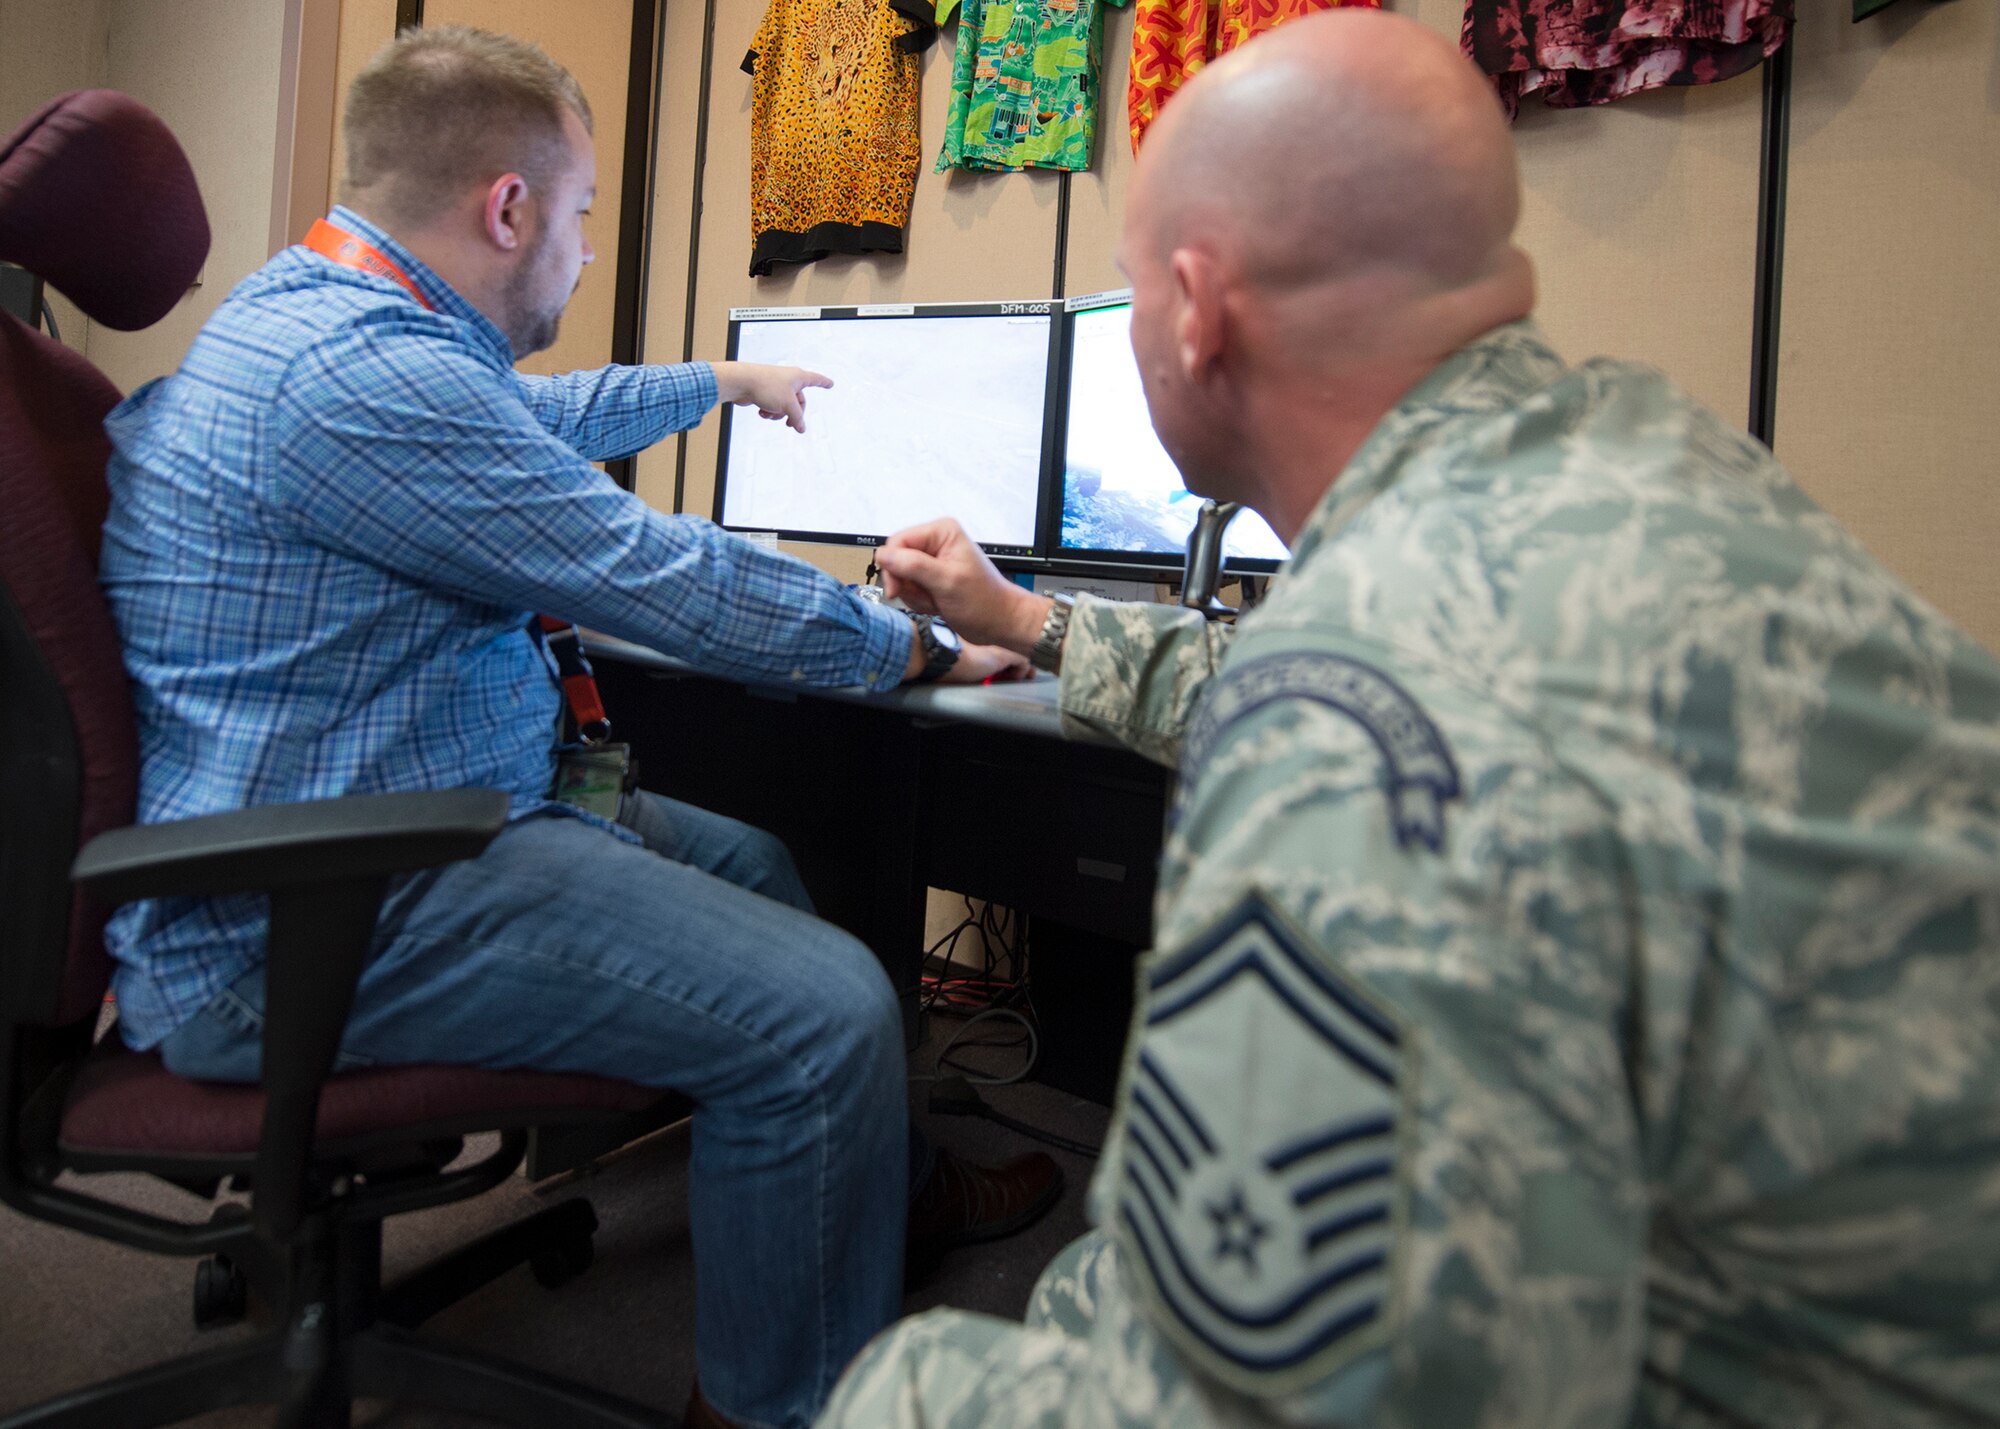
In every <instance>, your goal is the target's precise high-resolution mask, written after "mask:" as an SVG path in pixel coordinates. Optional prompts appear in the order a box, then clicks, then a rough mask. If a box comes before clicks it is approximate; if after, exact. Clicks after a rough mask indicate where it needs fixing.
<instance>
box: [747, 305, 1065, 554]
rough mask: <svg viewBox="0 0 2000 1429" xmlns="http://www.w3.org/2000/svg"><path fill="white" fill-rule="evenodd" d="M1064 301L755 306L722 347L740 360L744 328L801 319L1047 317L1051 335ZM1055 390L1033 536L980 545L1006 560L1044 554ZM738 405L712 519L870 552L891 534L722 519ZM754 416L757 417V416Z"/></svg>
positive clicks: (1045, 413)
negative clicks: (1019, 541) (774, 526)
mask: <svg viewBox="0 0 2000 1429" xmlns="http://www.w3.org/2000/svg"><path fill="white" fill-rule="evenodd" d="M1060 306H1061V300H1060V299H1056V298H1033V299H1027V300H1023V301H1010V302H990V303H854V304H846V305H834V304H828V305H824V306H815V305H810V304H808V305H803V306H797V307H751V308H731V309H730V310H729V337H728V341H727V342H726V344H725V345H724V352H725V355H726V357H727V360H729V361H731V362H734V361H736V354H737V345H738V343H739V341H740V340H741V335H742V331H743V327H744V325H745V324H747V323H755V322H798V321H843V322H844V321H866V320H869V319H875V318H940V317H952V318H981V317H1046V318H1047V319H1048V320H1049V331H1050V333H1051V334H1052V335H1053V333H1054V332H1055V329H1056V328H1057V327H1059V326H1060V325H1061V313H1060V311H1059V309H1060ZM1051 390H1052V389H1046V388H1045V390H1044V394H1043V402H1044V406H1043V409H1042V456H1043V459H1042V466H1041V470H1039V471H1037V472H1036V473H1035V519H1034V526H1033V533H1034V534H1033V538H1032V540H1031V541H1030V542H1029V543H1028V544H1026V545H1020V544H1001V543H995V544H991V545H989V544H986V543H984V542H982V543H981V544H980V549H981V550H983V551H985V552H986V553H987V554H988V555H992V556H999V557H1003V558H1005V559H1006V560H1008V561H1012V562H1020V561H1033V560H1039V559H1040V557H1041V554H1042V550H1041V535H1042V532H1043V531H1044V530H1045V529H1046V527H1047V516H1048V513H1047V511H1046V510H1045V509H1044V508H1045V507H1046V505H1047V503H1048V489H1049V488H1048V428H1049V419H1050V413H1049V409H1048V407H1047V405H1046V404H1047V402H1048V401H1049V398H1050V395H1051ZM911 400H912V401H916V400H921V396H920V394H912V398H911ZM737 411H738V409H737V408H735V407H730V408H727V409H726V410H725V411H724V413H723V419H722V423H721V433H720V439H719V440H718V442H717V444H716V453H715V500H714V504H713V507H712V512H713V515H712V519H713V520H714V522H715V524H716V525H718V526H720V527H722V528H723V530H725V531H733V532H736V533H738V534H744V533H756V534H759V535H765V534H769V535H774V536H776V537H777V539H779V540H781V541H800V542H805V543H809V544H812V545H820V546H852V547H860V548H862V549H864V550H872V549H874V548H876V547H878V546H880V545H882V544H883V542H884V541H886V540H887V539H888V538H889V537H890V536H891V535H893V534H894V533H893V532H888V531H884V532H882V533H880V534H879V535H878V534H876V533H874V532H857V531H812V530H802V529H779V530H776V531H773V530H772V529H771V528H770V527H768V526H751V525H743V524H731V523H729V522H726V521H724V520H723V519H722V512H723V506H724V503H725V502H726V501H727V499H728V495H729V436H730V431H731V429H732V428H733V427H734V425H735V422H736V416H737ZM753 420H754V417H753Z"/></svg>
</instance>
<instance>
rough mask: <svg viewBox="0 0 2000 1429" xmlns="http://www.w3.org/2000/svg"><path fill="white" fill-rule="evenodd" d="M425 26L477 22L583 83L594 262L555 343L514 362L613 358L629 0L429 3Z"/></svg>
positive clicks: (532, 366) (559, 366)
mask: <svg viewBox="0 0 2000 1429" xmlns="http://www.w3.org/2000/svg"><path fill="white" fill-rule="evenodd" d="M424 23H425V24H426V25H475V26H477V27H479V28H480V29H482V30H495V31H498V32H499V33H501V34H505V35H514V36H517V37H518V38H520V39H524V40H531V41H533V42H534V43H535V44H538V45H540V46H541V47H542V48H543V49H544V50H546V51H547V52H548V53H549V55H550V56H551V57H552V58H553V59H555V61H556V62H557V63H558V64H561V65H563V66H565V67H566V68H567V69H568V70H569V72H570V73H571V74H573V75H575V76H576V79H577V83H579V84H581V85H582V86H583V93H584V97H585V98H587V99H588V100H589V101H590V108H591V116H592V123H593V127H594V131H595V132H594V136H593V137H594V138H595V140H596V147H597V199H596V202H595V203H594V204H593V205H592V206H591V211H590V217H589V218H587V219H586V220H584V232H585V233H586V234H588V235H589V238H590V242H591V244H592V246H593V247H595V248H596V249H597V261H596V262H595V263H593V264H591V265H590V266H589V267H588V268H585V269H584V270H583V281H582V283H581V284H580V285H579V286H578V288H577V290H576V296H575V297H573V298H571V299H570V302H569V310H568V311H567V312H565V313H564V314H563V321H562V333H561V336H559V337H558V338H557V339H556V345H555V346H554V347H552V348H550V349H549V350H548V351H547V352H539V353H536V354H534V355H533V356H532V357H527V358H524V359H522V360H521V361H520V362H519V363H518V364H516V365H517V366H518V367H519V368H520V370H521V371H523V372H541V373H550V372H569V371H573V370H575V369H576V368H579V367H602V366H603V365H604V364H605V363H607V362H609V361H610V360H611V318H612V304H613V300H614V298H615V297H616V295H617V287H618V209H619V199H620V190H619V185H620V183H621V182H622V180H623V176H624V172H625V85H626V81H627V78H628V76H629V74H630V72H631V65H632V0H562V4H560V5H551V4H549V3H548V0H425V4H424Z"/></svg>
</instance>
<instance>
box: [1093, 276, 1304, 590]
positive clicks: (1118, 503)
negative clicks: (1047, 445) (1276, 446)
mask: <svg viewBox="0 0 2000 1429" xmlns="http://www.w3.org/2000/svg"><path fill="white" fill-rule="evenodd" d="M1078 305H1088V306H1078ZM1072 309H1073V310H1072V311H1071V313H1070V315H1069V319H1068V321H1069V323H1070V332H1069V371H1068V374H1067V375H1068V382H1067V387H1066V390H1067V392H1068V396H1069V400H1068V404H1067V425H1066V428H1065V433H1064V439H1063V461H1062V468H1063V471H1062V548H1061V551H1060V552H1059V553H1058V554H1065V555H1067V554H1074V555H1083V554H1085V553H1088V554H1089V555H1090V556H1092V557H1105V556H1110V557H1113V558H1118V557H1123V558H1125V559H1128V560H1135V561H1143V562H1144V563H1145V564H1149V565H1152V564H1159V565H1169V566H1176V567H1177V566H1178V565H1179V564H1180V562H1181V560H1182V558H1183V556H1184V554H1185V553H1186V550H1187V538H1188V533H1189V532H1190V531H1192V530H1193V529H1194V520H1195V513H1196V512H1198V511H1200V510H1201V498H1200V497H1198V496H1195V495H1192V494H1191V493H1190V492H1189V491H1188V489H1187V487H1186V486H1185V485H1183V484H1182V482H1181V474H1180V472H1179V470H1177V469H1176V468H1175V466H1174V461H1173V458H1172V457H1170V456H1168V455H1167V452H1166V448H1164V447H1162V446H1161V445H1160V439H1159V438H1158V437H1157V436H1155V435H1154V434H1153V421H1152V418H1151V417H1150V416H1149V415H1148V414H1147V411H1146V394H1145V392H1144V390H1143V389H1142V388H1141V387H1140V385H1139V364H1138V362H1137V361H1136V360H1135V359H1134V358H1133V356H1132V303H1131V299H1130V297H1129V296H1128V295H1123V294H1111V293H1106V294H1100V295H1098V296H1096V297H1093V298H1080V299H1076V300H1075V302H1074V303H1073V304H1072ZM1286 555H1287V552H1286V550H1285V543H1284V542H1282V541H1280V540H1279V539H1278V533H1277V532H1275V531H1273V530H1272V529H1271V528H1270V527H1269V526H1268V525H1266V524H1265V522H1264V519H1263V518H1262V517H1261V516H1259V515H1258V514H1257V513H1256V512H1254V511H1248V510H1246V511H1239V512H1238V513H1237V514H1236V519H1235V520H1234V521H1231V522H1230V523H1229V530H1228V532H1227V533H1226V534H1225V535H1224V538H1223V559H1224V563H1225V565H1229V566H1235V567H1237V568H1238V569H1242V570H1269V569H1272V568H1273V567H1274V566H1275V565H1276V563H1277V562H1279V561H1282V560H1284V559H1285V557H1286Z"/></svg>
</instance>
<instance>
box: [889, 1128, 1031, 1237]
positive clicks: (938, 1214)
mask: <svg viewBox="0 0 2000 1429" xmlns="http://www.w3.org/2000/svg"><path fill="white" fill-rule="evenodd" d="M1062 1188H1063V1174H1062V1167H1060V1166H1058V1165H1056V1163H1055V1162H1054V1161H1052V1160H1050V1159H1049V1158H1048V1157H1047V1156H1045V1155H1043V1154H1042V1153H1041V1152H1039V1151H1031V1152H1029V1153H1028V1154H1027V1155H1026V1156H1017V1157H1015V1158H1014V1159H1013V1160H1012V1161H1009V1162H1007V1163H1006V1164H1004V1165H1001V1166H992V1167H987V1166H975V1165H974V1164H973V1163H972V1162H970V1161H966V1160H964V1159H963V1158H961V1157H958V1156H954V1155H953V1154H952V1153H951V1152H949V1151H946V1150H944V1149H942V1148H940V1149H939V1150H938V1153H937V1160H936V1161H935V1162H934V1163H933V1164H932V1166H931V1175H930V1179H929V1180H928V1181H926V1182H924V1185H923V1189H922V1190H920V1191H918V1192H917V1194H916V1198H915V1199H914V1200H913V1201H912V1202H911V1203H910V1247H911V1249H912V1250H913V1251H915V1250H933V1251H935V1250H942V1249H944V1248H945V1247H947V1246H954V1245H972V1244H974V1243H976V1242H978V1241H987V1240H999V1239H1001V1238H1002V1237H1003V1236H1010V1235H1013V1234H1014V1233H1015V1232H1017V1231H1023V1230H1026V1229H1027V1228H1028V1227H1029V1226H1031V1225H1033V1224H1034V1223H1035V1222H1036V1221H1038V1220H1040V1219H1041V1218H1042V1217H1043V1216H1045V1215H1047V1214H1048V1210H1049V1207H1051V1206H1053V1205H1054V1204H1055V1203H1056V1201H1057V1199H1058V1198H1060V1197H1061V1195H1062Z"/></svg>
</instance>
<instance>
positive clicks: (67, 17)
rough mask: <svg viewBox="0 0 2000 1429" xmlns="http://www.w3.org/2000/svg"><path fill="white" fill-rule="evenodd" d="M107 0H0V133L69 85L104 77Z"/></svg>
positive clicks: (86, 86) (1, 135) (7, 131)
mask: <svg viewBox="0 0 2000 1429" xmlns="http://www.w3.org/2000/svg"><path fill="white" fill-rule="evenodd" d="M109 12H110V5H109V3H108V0H60V3H58V2H57V0H0V138H5V137H6V136H7V135H8V134H11V133H13V132H14V129H15V128H16V127H17V126H18V125H19V124H20V123H21V121H22V120H24V119H26V118H27V117H28V116H29V115H30V114H33V113H34V112H35V111H36V110H37V109H40V108H41V107H42V106H43V105H44V104H47V103H48V102H49V101H50V100H51V99H54V98H55V97H56V96H57V95H58V94H67V93H68V92H69V91H70V90H72V89H91V88H94V87H95V86H97V85H100V84H103V83H104V67H105V63H106V58H107V57H106V53H105V45H106V27H107V26H108V24H109V23H110V14H109Z"/></svg>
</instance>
